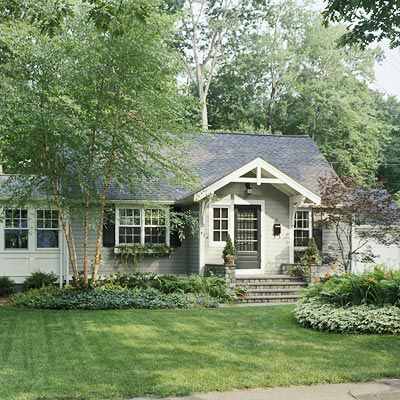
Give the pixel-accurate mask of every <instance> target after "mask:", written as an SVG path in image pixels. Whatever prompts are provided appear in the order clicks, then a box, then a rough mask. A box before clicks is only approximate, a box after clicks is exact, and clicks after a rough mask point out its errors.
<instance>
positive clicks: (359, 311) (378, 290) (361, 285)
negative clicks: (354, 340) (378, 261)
mask: <svg viewBox="0 0 400 400" xmlns="http://www.w3.org/2000/svg"><path fill="white" fill-rule="evenodd" d="M294 315H295V318H296V319H297V321H298V322H299V323H300V324H302V325H303V326H305V327H309V328H313V329H317V330H320V331H331V332H343V333H380V334H382V333H390V334H400V272H398V271H397V272H386V271H383V270H381V269H379V268H376V269H375V270H374V271H372V272H370V273H364V274H361V275H352V274H346V275H342V276H335V277H331V278H329V279H326V280H325V281H323V282H321V283H319V284H318V285H315V286H313V287H312V288H311V289H309V290H308V292H306V294H305V295H304V297H303V298H302V299H301V300H300V301H299V303H298V304H297V305H296V308H295V312H294Z"/></svg>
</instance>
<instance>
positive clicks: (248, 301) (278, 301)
mask: <svg viewBox="0 0 400 400" xmlns="http://www.w3.org/2000/svg"><path fill="white" fill-rule="evenodd" d="M240 303H241V304H243V303H244V304H251V303H266V304H267V303H274V304H295V303H296V299H269V300H265V299H260V300H258V299H245V300H241V301H240Z"/></svg>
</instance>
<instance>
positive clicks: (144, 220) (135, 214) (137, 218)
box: [118, 208, 167, 245]
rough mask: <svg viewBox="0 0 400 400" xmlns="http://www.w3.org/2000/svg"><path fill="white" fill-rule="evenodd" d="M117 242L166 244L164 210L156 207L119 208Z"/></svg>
mask: <svg viewBox="0 0 400 400" xmlns="http://www.w3.org/2000/svg"><path fill="white" fill-rule="evenodd" d="M118 238H119V239H118V240H119V244H122V245H123V244H133V243H141V244H166V243H167V225H166V215H165V211H164V210H160V209H157V208H148V209H139V208H120V209H119V228H118Z"/></svg>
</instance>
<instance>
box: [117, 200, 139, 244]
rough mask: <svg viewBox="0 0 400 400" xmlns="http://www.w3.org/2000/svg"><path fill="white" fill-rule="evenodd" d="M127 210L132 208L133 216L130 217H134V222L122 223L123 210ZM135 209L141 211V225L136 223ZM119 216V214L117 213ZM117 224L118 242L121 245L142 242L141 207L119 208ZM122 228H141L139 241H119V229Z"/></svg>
mask: <svg viewBox="0 0 400 400" xmlns="http://www.w3.org/2000/svg"><path fill="white" fill-rule="evenodd" d="M126 210H132V216H131V217H128V218H132V224H126V223H125V224H121V211H126ZM135 210H137V211H139V225H138V224H135V218H137V217H135V215H134V214H135ZM116 217H117V215H116ZM116 219H117V220H116V225H117V224H118V229H116V236H117V241H116V243H118V245H120V246H130V245H134V244H141V243H142V241H141V236H142V212H141V210H140V208H139V207H121V208H120V209H118V217H117V218H116ZM120 228H132V229H134V228H139V243H119V236H120V233H119V230H120Z"/></svg>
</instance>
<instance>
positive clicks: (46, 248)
mask: <svg viewBox="0 0 400 400" xmlns="http://www.w3.org/2000/svg"><path fill="white" fill-rule="evenodd" d="M34 211H35V249H36V250H37V251H49V250H55V251H58V250H60V217H59V215H58V219H57V220H58V227H57V228H38V225H37V224H38V219H39V218H38V211H43V212H45V211H50V212H51V213H53V212H56V213H57V214H58V210H55V209H48V208H47V209H46V208H36V209H35V210H34ZM45 220H46V218H43V221H45ZM50 220H51V221H53V218H51V219H50ZM38 231H57V232H58V233H57V234H58V246H57V247H39V246H38V240H37V234H38Z"/></svg>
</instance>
